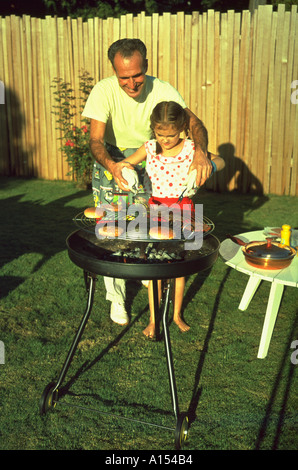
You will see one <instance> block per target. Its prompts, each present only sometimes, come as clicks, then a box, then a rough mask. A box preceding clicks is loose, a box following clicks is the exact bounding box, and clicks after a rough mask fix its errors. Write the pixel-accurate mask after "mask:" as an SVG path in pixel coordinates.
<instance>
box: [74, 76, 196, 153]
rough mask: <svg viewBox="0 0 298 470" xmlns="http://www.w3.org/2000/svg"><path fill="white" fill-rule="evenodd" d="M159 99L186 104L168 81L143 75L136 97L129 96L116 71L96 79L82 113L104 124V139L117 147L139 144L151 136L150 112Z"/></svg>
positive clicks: (130, 146) (184, 106) (134, 146)
mask: <svg viewBox="0 0 298 470" xmlns="http://www.w3.org/2000/svg"><path fill="white" fill-rule="evenodd" d="M161 101H175V102H177V103H179V104H180V105H181V106H182V107H183V108H186V107H187V106H186V104H185V102H184V100H183V98H182V97H181V95H180V94H179V92H178V91H177V90H176V89H175V88H174V87H173V86H172V85H170V84H169V83H167V82H164V81H162V80H160V79H158V78H155V77H150V76H148V75H146V81H145V86H144V89H143V90H142V93H141V95H140V97H139V98H137V99H134V98H131V97H129V96H128V95H127V94H126V93H125V91H123V90H122V88H121V87H120V85H119V83H118V80H117V77H116V75H114V76H112V77H108V78H104V79H103V80H101V81H99V82H98V83H97V84H96V85H95V86H94V87H93V89H92V90H91V93H90V95H89V97H88V99H87V101H86V104H85V107H84V110H83V113H82V115H83V116H84V117H87V118H90V119H95V120H96V121H100V122H103V123H105V124H106V129H105V142H107V143H109V144H111V145H115V146H116V147H120V148H139V147H141V145H143V143H144V142H146V141H147V140H149V139H150V138H152V131H151V129H150V116H151V113H152V111H153V108H154V107H155V106H156V105H157V104H158V103H160V102H161Z"/></svg>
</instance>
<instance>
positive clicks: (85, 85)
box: [52, 71, 93, 185]
mask: <svg viewBox="0 0 298 470" xmlns="http://www.w3.org/2000/svg"><path fill="white" fill-rule="evenodd" d="M53 83H54V84H53V85H52V88H55V91H54V95H56V96H55V102H56V104H55V105H54V106H53V108H54V111H53V113H54V114H55V115H56V116H57V119H56V123H57V124H58V127H57V129H59V130H60V131H61V135H60V137H59V139H60V140H61V141H62V146H61V147H60V150H61V151H62V153H63V154H64V155H65V157H66V160H67V162H68V163H69V166H70V168H71V171H70V172H69V173H68V174H72V175H73V178H74V180H75V181H77V182H78V183H79V184H83V185H86V184H87V185H88V184H89V183H90V181H91V175H92V166H93V157H92V154H91V151H90V146H89V137H90V136H89V127H88V126H87V123H88V120H87V119H85V118H82V117H81V112H82V110H83V107H84V104H85V101H86V99H87V97H88V95H89V93H90V91H91V88H92V86H93V78H91V77H90V76H89V73H88V72H86V71H82V72H81V74H80V75H79V98H78V101H79V102H80V105H79V113H78V106H77V105H76V104H75V102H76V100H77V98H76V96H75V91H74V90H73V88H72V87H71V84H70V83H68V82H65V81H64V80H63V79H62V78H54V80H53ZM77 124H79V125H77Z"/></svg>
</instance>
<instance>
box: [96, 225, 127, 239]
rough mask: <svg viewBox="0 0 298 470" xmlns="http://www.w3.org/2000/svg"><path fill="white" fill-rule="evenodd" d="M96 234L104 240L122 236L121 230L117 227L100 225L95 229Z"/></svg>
mask: <svg viewBox="0 0 298 470" xmlns="http://www.w3.org/2000/svg"><path fill="white" fill-rule="evenodd" d="M97 233H98V234H99V235H101V236H102V237H106V238H116V237H119V236H120V235H122V233H123V228H121V227H118V226H117V225H115V226H114V225H107V224H105V225H102V226H98V227H97Z"/></svg>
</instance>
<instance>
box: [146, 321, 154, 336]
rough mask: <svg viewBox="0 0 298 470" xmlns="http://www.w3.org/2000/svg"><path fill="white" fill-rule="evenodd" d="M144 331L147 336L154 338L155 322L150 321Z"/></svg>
mask: <svg viewBox="0 0 298 470" xmlns="http://www.w3.org/2000/svg"><path fill="white" fill-rule="evenodd" d="M143 333H144V335H145V336H147V337H148V338H154V335H155V324H154V323H149V325H148V326H146V328H145V330H143Z"/></svg>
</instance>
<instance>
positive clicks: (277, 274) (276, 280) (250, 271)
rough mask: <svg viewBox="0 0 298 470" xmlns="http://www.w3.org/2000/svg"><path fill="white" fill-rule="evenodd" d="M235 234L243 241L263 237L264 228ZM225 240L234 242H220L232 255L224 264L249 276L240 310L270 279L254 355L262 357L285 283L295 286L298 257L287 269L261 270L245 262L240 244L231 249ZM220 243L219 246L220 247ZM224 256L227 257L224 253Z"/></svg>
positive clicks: (266, 350) (245, 306) (268, 342)
mask: <svg viewBox="0 0 298 470" xmlns="http://www.w3.org/2000/svg"><path fill="white" fill-rule="evenodd" d="M237 237H238V238H241V239H243V241H245V242H248V241H254V240H266V237H265V235H264V231H263V230H261V231H255V232H246V233H241V234H240V235H237ZM228 242H230V243H231V244H233V245H235V243H234V242H232V241H231V240H225V241H224V242H223V244H224V243H226V245H225V248H226V251H227V248H230V251H231V256H232V257H231V258H230V259H225V263H226V264H227V265H228V266H231V267H232V268H234V269H236V270H237V271H240V272H242V273H245V274H247V275H248V276H249V279H248V282H247V285H246V288H245V291H244V293H243V296H242V299H241V302H240V304H239V307H238V308H239V310H242V311H244V310H246V309H247V307H248V305H249V303H250V301H251V300H252V298H253V296H254V294H255V292H256V290H257V288H258V287H259V285H260V283H261V281H269V282H271V289H270V294H269V299H268V304H267V310H266V314H265V320H264V324H263V330H262V335H261V341H260V345H259V350H258V356H257V357H258V358H259V359H264V358H265V357H266V356H267V353H268V348H269V344H270V341H271V336H272V332H273V328H274V325H275V321H276V317H277V314H278V310H279V306H280V302H281V298H282V294H283V290H284V286H291V287H298V256H295V258H294V259H293V261H292V263H291V264H290V266H288V267H287V268H284V269H280V270H277V269H274V270H268V269H260V268H255V267H253V266H250V265H249V264H248V263H247V262H246V261H245V258H244V255H243V253H242V250H241V246H239V248H238V249H236V248H235V247H233V249H232V245H227V244H228ZM223 244H222V247H221V248H223ZM236 246H237V245H236ZM224 258H226V256H225V257H224Z"/></svg>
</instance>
